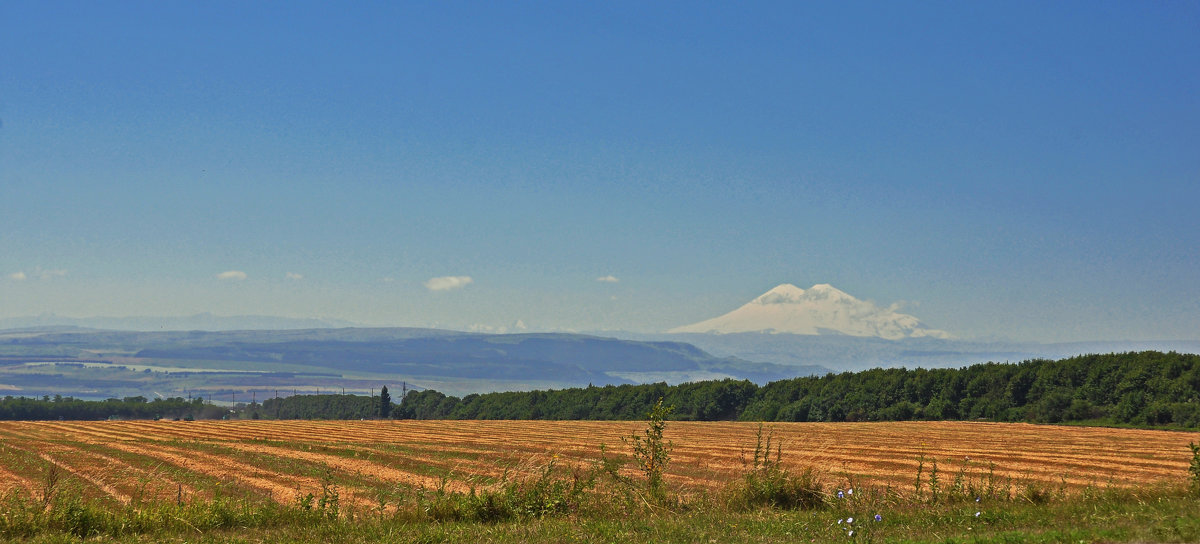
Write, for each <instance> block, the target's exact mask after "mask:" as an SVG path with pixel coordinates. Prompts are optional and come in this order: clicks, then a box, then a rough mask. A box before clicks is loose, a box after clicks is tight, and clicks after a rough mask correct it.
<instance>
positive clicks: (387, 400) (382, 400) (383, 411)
mask: <svg viewBox="0 0 1200 544" xmlns="http://www.w3.org/2000/svg"><path fill="white" fill-rule="evenodd" d="M391 413H392V396H391V395H389V394H388V390H387V386H386V385H385V386H383V389H380V390H379V417H382V418H387V417H388V415H390V414H391Z"/></svg>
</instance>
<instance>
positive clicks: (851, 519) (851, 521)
mask: <svg viewBox="0 0 1200 544" xmlns="http://www.w3.org/2000/svg"><path fill="white" fill-rule="evenodd" d="M846 523H848V524H849V523H854V518H846Z"/></svg>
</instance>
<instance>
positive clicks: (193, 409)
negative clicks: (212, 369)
mask: <svg viewBox="0 0 1200 544" xmlns="http://www.w3.org/2000/svg"><path fill="white" fill-rule="evenodd" d="M228 413H229V411H228V409H227V408H222V407H220V406H213V405H210V404H205V403H204V400H203V399H200V398H196V399H193V400H187V399H183V398H178V397H176V398H167V399H154V400H152V401H151V400H147V399H146V397H125V398H123V399H108V400H101V401H91V400H80V399H76V398H72V397H62V396H55V397H42V398H41V399H32V398H25V397H12V396H8V397H4V398H3V399H0V420H53V419H72V420H97V419H110V418H116V419H162V418H168V419H217V418H221V417H224V416H226V415H227V414H228Z"/></svg>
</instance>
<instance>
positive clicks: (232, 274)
mask: <svg viewBox="0 0 1200 544" xmlns="http://www.w3.org/2000/svg"><path fill="white" fill-rule="evenodd" d="M217 279H219V280H231V281H242V280H244V279H246V273H245V272H242V271H241V270H226V271H224V272H221V273H220V274H217Z"/></svg>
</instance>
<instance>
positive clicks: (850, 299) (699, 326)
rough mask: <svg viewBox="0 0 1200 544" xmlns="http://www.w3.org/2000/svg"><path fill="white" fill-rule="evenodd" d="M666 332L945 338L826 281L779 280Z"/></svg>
mask: <svg viewBox="0 0 1200 544" xmlns="http://www.w3.org/2000/svg"><path fill="white" fill-rule="evenodd" d="M667 332H670V333H681V332H692V333H717V334H724V333H737V332H767V333H792V334H822V333H830V332H832V333H836V334H847V335H851V336H870V337H877V338H887V339H891V340H896V339H900V338H917V337H932V338H949V337H950V335H949V334H947V333H946V332H945V331H939V330H935V329H930V328H928V327H926V326H925V324H923V323H921V321H920V320H919V319H917V318H916V317H913V316H911V315H907V314H902V313H899V312H898V311H897V309H896V308H895V307H889V308H880V307H879V306H876V305H875V303H873V302H871V301H864V300H859V299H857V298H855V297H854V296H852V295H850V294H847V293H846V292H844V291H842V290H840V289H838V288H836V287H834V286H832V285H830V284H828V283H820V284H817V285H814V286H812V287H810V288H808V290H804V289H801V288H799V287H796V286H795V285H792V284H790V283H784V284H781V285H779V286H776V287H775V288H773V289H771V290H770V291H767V292H766V293H763V294H762V295H760V296H758V297H757V298H755V299H754V300H751V301H750V302H748V303H746V304H744V305H743V306H742V307H740V308H738V309H736V310H734V311H732V312H729V313H727V314H725V315H723V316H720V317H715V318H713V319H709V320H705V321H701V322H699V323H694V324H691V325H685V326H682V327H676V328H674V329H671V330H669V331H667Z"/></svg>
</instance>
